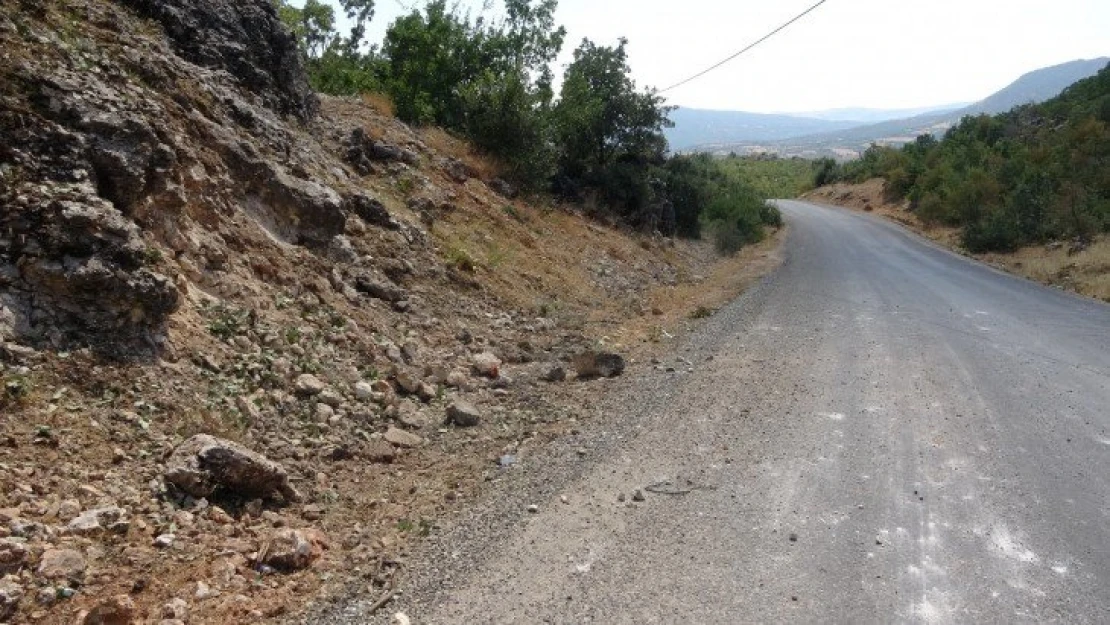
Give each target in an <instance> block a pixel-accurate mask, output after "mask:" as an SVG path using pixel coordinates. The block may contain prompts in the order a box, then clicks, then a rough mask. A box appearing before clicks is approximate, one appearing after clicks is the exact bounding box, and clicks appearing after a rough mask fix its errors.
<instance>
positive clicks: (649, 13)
mask: <svg viewBox="0 0 1110 625" xmlns="http://www.w3.org/2000/svg"><path fill="white" fill-rule="evenodd" d="M815 2H816V0H733V1H727V0H682V1H680V2H676V1H675V0H560V2H559V10H558V13H557V17H556V20H557V23H559V24H562V25H563V26H565V27H566V28H567V43H566V46H565V47H564V50H563V57H562V58H561V60H560V62H559V64H560V65H563V64H565V63H567V62H569V60H570V58H571V52H572V51H573V50H574V48H575V47H577V45H578V43H579V42H580V41H581V40H582V38H583V37H588V38H590V39H592V40H594V41H596V42H598V43H607V44H611V43H614V42H615V41H616V39H617V38H618V37H621V36H624V37H627V38H628V39H629V45H628V52H629V64H630V65H631V67H632V70H633V74H634V75H635V78H636V81H637V84H638V85H640V86H653V87H657V88H662V87H666V86H668V85H671V84H673V83H676V82H678V81H679V80H682V79H683V78H686V77H688V76H690V75H692V74H694V73H696V72H698V71H700V70H702V69H705V68H706V67H708V66H710V65H712V64H713V63H716V62H717V61H719V60H721V59H723V58H725V57H727V56H729V55H730V54H732V53H734V52H736V51H737V50H739V49H741V48H742V47H744V46H746V45H747V44H749V43H751V42H753V41H755V40H756V39H758V38H759V37H761V36H763V35H765V34H766V33H768V32H770V31H771V30H773V29H774V28H776V27H778V26H779V25H781V24H782V23H783V22H785V21H787V20H789V19H790V18H792V17H794V16H795V15H797V14H798V13H800V12H802V11H804V10H805V9H806V8H808V7H809V6H811V5H812V4H814V3H815ZM298 4H299V3H298ZM416 4H417V5H418V6H421V7H422V6H423V4H424V3H423V2H422V1H421V0H418V1H417V2H416ZM404 5H405V6H410V7H411V6H412V3H411V2H409V1H408V0H404ZM482 5H483V2H482V0H460V1H459V6H460V7H462V8H464V9H466V8H469V9H471V11H472V12H474V13H477V12H480V11H481V10H482ZM500 6H501V5H500V2H499V1H495V2H494V7H495V10H496V9H499V8H500ZM407 12H408V11H407V10H406V9H405V8H403V6H402V0H377V7H376V14H375V17H374V23H373V24H372V27H371V32H370V37H371V38H372V39H373V40H374V41H375V42H377V41H380V40H381V38H382V36H383V35H384V32H385V29H386V27H387V26H388V24H389V23H390V22H392V21H393V19H395V18H396V17H397V16H398V15H401V14H403V13H407ZM338 13H340V12H338V11H337V14H338ZM1100 56H1110V0H828V2H826V3H825V4H824V5H823V6H821V7H820V8H818V9H817V10H816V11H814V12H813V13H811V14H809V15H807V16H806V17H804V18H802V20H801V21H799V22H797V23H795V24H794V25H793V26H791V27H790V28H789V29H787V30H785V31H783V32H781V33H779V34H778V35H776V36H775V37H774V38H772V39H770V40H768V41H767V42H766V43H764V44H762V45H761V46H759V47H757V48H755V49H754V50H752V51H751V52H749V53H747V54H745V55H743V56H741V57H739V58H737V59H736V60H734V61H733V62H731V63H730V64H728V65H725V66H724V67H722V68H720V69H718V70H716V71H714V72H713V73H710V74H708V75H706V76H705V77H703V78H701V79H699V80H698V81H696V82H693V83H691V84H689V85H687V86H685V87H682V88H680V89H677V90H675V91H672V92H669V93H667V94H666V95H667V97H668V99H669V103H671V104H678V105H682V106H690V107H696V108H716V109H730V110H745V111H759V112H786V111H812V110H820V109H829V108H841V107H852V106H862V107H868V108H908V107H916V106H928V105H934V104H947V103H952V102H971V101H975V100H979V99H982V98H983V97H985V96H987V95H990V94H991V93H993V92H994V91H997V90H998V89H1000V88H1002V87H1004V86H1006V85H1007V84H1009V83H1010V82H1012V81H1013V80H1014V79H1016V78H1017V77H1018V76H1020V75H1021V74H1023V73H1025V72H1027V71H1031V70H1034V69H1038V68H1041V67H1045V66H1048V65H1055V64H1057V63H1063V62H1066V61H1071V60H1074V59H1079V58H1094V57H1100Z"/></svg>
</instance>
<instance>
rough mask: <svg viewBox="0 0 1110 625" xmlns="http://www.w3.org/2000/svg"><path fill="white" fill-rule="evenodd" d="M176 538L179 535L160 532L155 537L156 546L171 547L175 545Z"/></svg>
mask: <svg viewBox="0 0 1110 625" xmlns="http://www.w3.org/2000/svg"><path fill="white" fill-rule="evenodd" d="M175 540H177V536H174V535H173V534H159V535H158V536H157V537H156V538H155V539H154V546H155V547H157V548H159V549H169V548H170V547H172V546H173V542H174V541H175Z"/></svg>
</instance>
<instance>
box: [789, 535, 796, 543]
mask: <svg viewBox="0 0 1110 625" xmlns="http://www.w3.org/2000/svg"><path fill="white" fill-rule="evenodd" d="M790 542H792V543H796V542H798V535H797V534H794V533H791V534H790Z"/></svg>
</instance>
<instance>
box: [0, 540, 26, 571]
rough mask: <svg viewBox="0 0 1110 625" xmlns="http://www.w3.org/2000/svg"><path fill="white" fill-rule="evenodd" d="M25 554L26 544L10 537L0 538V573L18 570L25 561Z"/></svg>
mask: <svg viewBox="0 0 1110 625" xmlns="http://www.w3.org/2000/svg"><path fill="white" fill-rule="evenodd" d="M27 556H28V551H27V545H26V544H24V543H23V542H21V541H19V540H16V539H11V538H4V539H0V575H7V574H8V573H15V572H17V571H19V569H21V568H23V565H24V564H25V563H26V562H27Z"/></svg>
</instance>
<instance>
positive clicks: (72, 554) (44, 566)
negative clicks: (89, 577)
mask: <svg viewBox="0 0 1110 625" xmlns="http://www.w3.org/2000/svg"><path fill="white" fill-rule="evenodd" d="M86 566H87V565H86V564H85V556H83V555H81V552H80V551H77V550H74V549H47V550H46V551H44V552H43V554H42V559H41V560H39V568H38V575H39V577H42V578H45V579H50V580H68V581H72V582H74V583H80V582H81V580H82V579H83V578H84V576H85V567H86Z"/></svg>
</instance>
